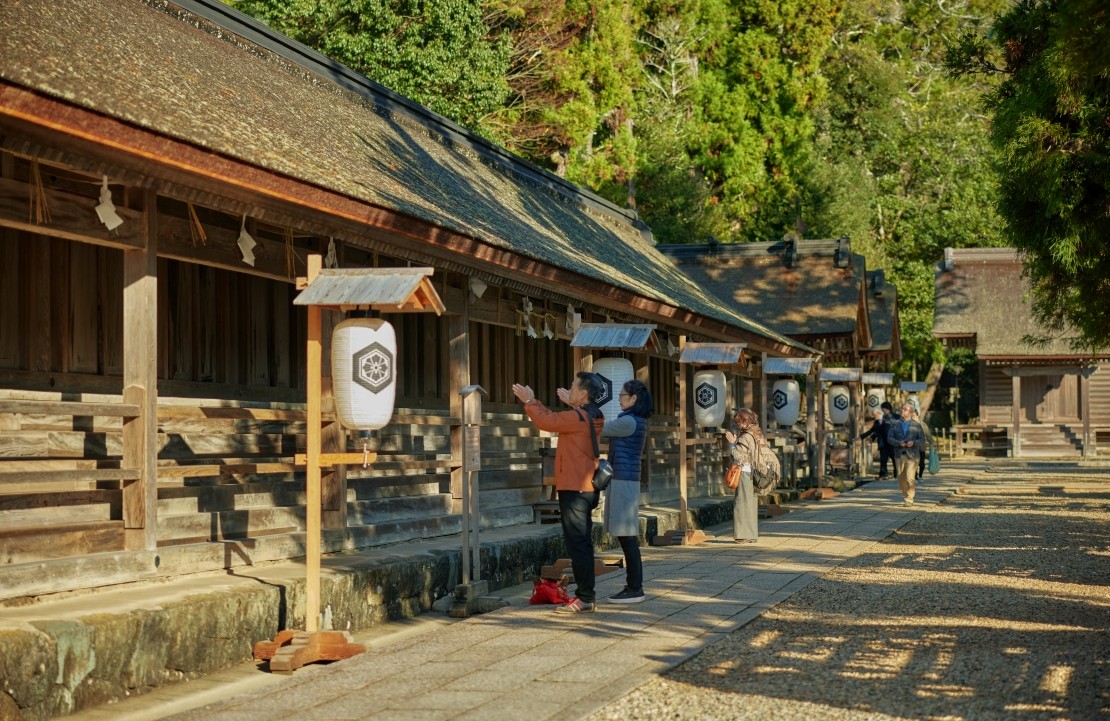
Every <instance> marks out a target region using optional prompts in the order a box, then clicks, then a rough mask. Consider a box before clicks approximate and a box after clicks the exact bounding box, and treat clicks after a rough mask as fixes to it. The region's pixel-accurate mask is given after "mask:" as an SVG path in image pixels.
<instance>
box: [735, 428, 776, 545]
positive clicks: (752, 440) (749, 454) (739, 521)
mask: <svg viewBox="0 0 1110 721" xmlns="http://www.w3.org/2000/svg"><path fill="white" fill-rule="evenodd" d="M733 420H734V421H736V428H737V431H736V433H733V432H732V431H725V440H727V441H728V442H729V454H730V455H731V457H732V462H733V463H735V464H736V465H738V466H740V483H739V485H737V486H736V495H735V496H734V498H733V502H732V537H733V539H734V540H735V541H736V542H737V543H755V542H756V541H757V540H758V539H759V501H758V500H757V499H756V497H755V485H754V483H753V482H752V466H753V464H754V463H755V454H756V448H757V447H758V446H759V445H760V444H766V443H767V441H766V440H765V439H764V438H763V431H762V430H760V428H759V416H757V415H756V414H755V411H753V410H752V409H750V408H741V409H740V410H738V411H736V416H735V417H734V418H733Z"/></svg>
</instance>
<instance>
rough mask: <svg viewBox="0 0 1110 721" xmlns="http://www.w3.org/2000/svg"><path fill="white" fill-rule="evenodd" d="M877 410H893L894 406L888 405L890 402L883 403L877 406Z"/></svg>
mask: <svg viewBox="0 0 1110 721" xmlns="http://www.w3.org/2000/svg"><path fill="white" fill-rule="evenodd" d="M879 408H882V409H883V410H884V411H893V410H894V406H892V405H890V401H883V404H882V405H881V406H879Z"/></svg>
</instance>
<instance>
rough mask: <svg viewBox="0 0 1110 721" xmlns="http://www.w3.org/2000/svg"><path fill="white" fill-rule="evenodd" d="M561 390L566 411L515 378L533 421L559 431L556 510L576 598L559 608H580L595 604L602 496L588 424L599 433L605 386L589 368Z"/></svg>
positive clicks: (516, 390) (515, 388)
mask: <svg viewBox="0 0 1110 721" xmlns="http://www.w3.org/2000/svg"><path fill="white" fill-rule="evenodd" d="M559 390H560V392H559V396H560V397H563V396H565V397H566V403H567V405H569V406H571V410H569V411H553V410H550V409H548V408H547V407H546V406H544V404H543V403H540V402H539V401H538V400H536V394H535V392H534V391H533V390H532V389H531V388H530V387H529V386H524V385H521V384H519V383H514V384H513V395H515V396H516V397H517V399H519V400H520V401H521V402H523V403H524V412H525V413H527V414H528V418H529V419H531V421H532V424H533V425H535V426H536V428H539V429H540V430H541V431H549V432H553V433H558V434H559V445H558V447H557V448H556V449H555V490H556V491H557V492H558V494H559V512H560V516H561V519H562V524H563V541H564V542H565V543H566V546H567V552H568V553H569V554H570V564H571V568H572V569H573V570H574V582H575V584H576V586H577V588H576V590H575V595H576V598H573V599H571V601H570V603H568V604H566V605H565V606H559V607H558V608H556V609H555V611H556V612H557V613H582V612H590V611H594V610H596V604H595V600H594V599H595V594H594V543H593V535H592V533H591V531H592V528H593V519H592V518H591V517H590V514H591V512H592V511H593V510H594V509H595V508H597V503H598V500H599V497H600V494H599V493H598V491H597V490H596V489H595V488H594V485H593V477H594V470H595V469H596V468H597V457H596V456H595V455H594V446H593V441H592V440H591V438H590V426H589V425H588V423H593V424H594V433H595V434H596V435H597V437H599V438H600V436H601V428H602V426H603V425H604V418H603V417H602V415H601V409H600V408H598V407H597V399H598V398H600V397H601V394H602V393H603V392H604V386H603V385H602V383H601V379H600V378H598V377H597V376H596V375H595V374H593V373H586V372H582V373H579V374H578V375H577V376H576V377H575V379H574V383H573V384H572V385H571V387H570V390H569V391H563V390H562V389H559Z"/></svg>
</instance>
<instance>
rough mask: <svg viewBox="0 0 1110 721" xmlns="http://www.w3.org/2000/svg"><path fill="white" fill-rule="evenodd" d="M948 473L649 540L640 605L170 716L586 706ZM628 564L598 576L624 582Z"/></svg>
mask: <svg viewBox="0 0 1110 721" xmlns="http://www.w3.org/2000/svg"><path fill="white" fill-rule="evenodd" d="M940 479H943V475H942V476H941V477H939V478H938V479H937V480H935V481H933V482H929V483H926V484H924V485H923V487H922V488H921V489H920V490H919V492H918V497H917V504H916V505H914V506H911V507H906V506H903V505H902V502H901V496H900V494H899V493H898V490H897V488H896V485H895V484H893V483H871V484H868V485H866V486H864V487H863V488H862V489H859V490H856V491H853V492H851V493H845V494H842V495H840V496H838V497H836V498H834V499H830V500H825V501H821V502H818V503H810V504H808V505H803V506H798V507H794V510H793V511H792V512H791V513H789V514H787V515H785V516H782V517H779V518H776V519H774V520H769V521H762V522H761V523H760V539H759V541H758V542H757V543H754V544H744V545H738V544H734V543H732V541H731V538H730V529H728V528H724V527H720V528H717V529H711V531H712V532H715V534H716V535H715V537H711V538H710V540H709V541H708V542H706V543H704V544H699V545H696V546H677V547H667V548H648V549H644V570H645V577H646V578H645V592H646V594H647V596H648V600H647V601H646V602H644V603H641V604H636V605H628V606H625V605H612V604H602V605H600V607H599V611H598V612H597V613H594V614H580V615H578V616H569V617H567V616H561V615H556V614H554V613H553V612H552V608H553V607H551V606H528V605H526V603H523V604H522V599H520V598H513V599H511V601H512V603H513V605H512V606H510V607H508V608H505V609H502V610H500V611H497V612H494V613H489V614H485V615H481V616H475V617H472V618H470V619H466V620H465V621H462V622H459V623H455V624H451V625H446V626H442V627H439V628H437V629H436V630H435V631H434V632H433V633H425V634H419V635H416V636H413V637H410V638H407V639H403V640H400V641H397V642H394V643H391V644H389V645H387V646H385V647H382V648H376V649H373V650H371V651H370V652H368V653H366V654H362V655H360V656H358V657H355V658H352V659H349V660H347V661H342V662H339V663H335V664H331V665H314V666H309V667H306V668H304V669H301V670H299V671H297V672H296V673H295V674H293V675H292V676H290V677H288V678H285V679H283V680H281V681H279V682H275V683H270V684H267V685H266V686H265V688H263V689H260V690H257V691H255V692H252V693H249V694H246V695H242V696H239V697H236V698H232V699H230V700H227V701H224V702H220V703H217V704H213V705H211V706H206V707H203V708H199V709H195V710H192V711H187V712H184V713H181V714H179V715H176V716H172V718H173V719H174V720H175V721H211V720H213V719H219V720H221V721H279V720H280V719H298V720H301V721H314V720H317V719H319V720H320V721H325V720H327V721H333V720H339V719H373V720H375V721H378V720H382V721H384V720H387V719H399V720H401V719H403V720H404V721H439V720H444V721H445V720H447V719H451V720H453V721H454V720H458V721H465V720H469V719H474V720H476V721H477V720H480V721H498V720H501V719H504V720H505V721H520V720H521V719H528V720H529V721H541V720H542V719H547V718H558V719H567V720H569V719H578V718H583V717H585V716H588V715H589V714H591V713H593V712H595V711H596V710H598V709H599V708H601V707H602V706H604V705H605V704H606V703H608V702H610V701H612V700H613V699H616V698H619V697H620V696H622V695H624V694H626V693H627V692H629V691H631V690H632V689H635V688H637V687H639V686H641V685H642V684H644V683H646V682H648V681H650V680H651V679H653V678H655V677H657V676H658V675H659V674H660V673H662V672H664V671H666V670H668V669H670V668H672V667H674V666H675V665H677V664H679V663H681V662H683V661H685V660H687V659H689V658H690V657H691V656H693V655H694V654H696V653H698V652H699V651H701V650H702V649H704V648H705V647H706V646H708V645H709V644H712V643H714V642H715V641H717V640H719V639H721V638H723V637H724V636H726V635H727V634H728V633H729V632H731V631H734V630H735V629H737V628H740V627H741V626H743V625H745V624H747V623H748V622H750V621H752V620H753V619H755V618H757V617H759V616H760V615H761V614H763V613H764V612H766V611H767V610H768V609H770V608H772V607H774V606H775V605H776V604H779V603H781V602H782V601H783V600H784V599H786V598H789V597H790V596H791V594H794V593H796V592H797V591H799V590H800V589H802V588H805V587H806V586H807V585H809V584H810V583H812V582H813V581H815V580H817V579H819V578H821V577H822V576H823V575H824V574H825V573H827V572H828V571H829V570H830V569H832V568H835V567H836V566H838V565H839V564H841V563H843V562H844V561H845V560H847V559H849V558H853V557H855V556H857V555H859V554H861V553H863V552H865V551H866V550H867V549H868V548H870V547H871V546H873V545H874V544H875V543H877V542H878V541H880V540H881V539H883V538H885V537H886V536H888V535H889V534H890V533H892V532H893V531H894V530H896V529H898V528H899V527H901V526H902V525H904V524H905V523H906V522H907V521H908V520H910V519H911V518H913V517H915V516H916V515H918V514H920V513H924V512H927V511H928V509H929V507H930V506H931V505H934V504H936V503H938V502H939V501H940V500H942V499H943V498H944V497H945V496H946V495H948V493H949V491H950V488H951V484H949V485H947V486H946V485H944V483H945V482H944V481H943V480H940ZM623 583H624V574H623V571H618V572H616V573H612V574H608V575H605V576H602V577H600V578H599V579H598V593H599V597H604V596H606V595H608V594H611V593H615V592H616V591H618V590H620V588H621V587H622V586H623Z"/></svg>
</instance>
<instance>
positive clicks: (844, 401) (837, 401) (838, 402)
mask: <svg viewBox="0 0 1110 721" xmlns="http://www.w3.org/2000/svg"><path fill="white" fill-rule="evenodd" d="M833 405H834V406H836V409H837V410H838V411H842V410H844V409H845V408H847V407H848V396H837V397H836V398H833Z"/></svg>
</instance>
